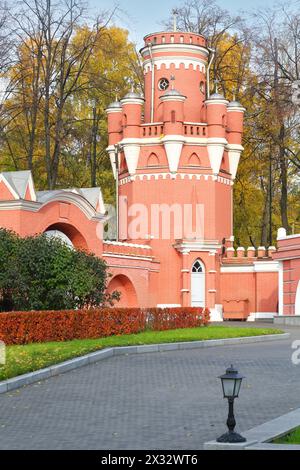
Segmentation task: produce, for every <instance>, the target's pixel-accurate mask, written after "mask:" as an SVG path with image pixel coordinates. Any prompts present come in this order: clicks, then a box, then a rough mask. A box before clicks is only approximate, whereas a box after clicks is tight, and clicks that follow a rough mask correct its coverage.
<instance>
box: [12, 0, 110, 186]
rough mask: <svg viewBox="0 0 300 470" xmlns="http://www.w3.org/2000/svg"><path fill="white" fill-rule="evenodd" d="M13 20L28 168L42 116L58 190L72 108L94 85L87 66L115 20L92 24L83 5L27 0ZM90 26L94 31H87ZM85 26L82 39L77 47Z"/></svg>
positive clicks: (50, 175) (51, 178)
mask: <svg viewBox="0 0 300 470" xmlns="http://www.w3.org/2000/svg"><path fill="white" fill-rule="evenodd" d="M11 15H12V20H13V22H14V24H15V25H16V27H15V34H16V36H17V37H18V39H19V48H18V53H19V56H18V65H17V67H15V68H14V76H13V77H12V78H13V80H14V82H15V84H16V85H17V86H15V87H14V91H13V93H15V96H16V95H17V94H19V95H20V96H19V102H20V103H21V108H22V113H23V115H24V117H25V120H26V124H27V130H28V145H27V148H26V153H27V165H28V168H32V165H33V163H32V162H33V157H34V148H35V141H36V128H37V122H38V117H39V115H40V114H42V115H43V129H44V158H45V166H46V171H47V180H48V187H49V188H50V189H52V188H54V187H55V186H56V183H57V178H58V168H59V163H60V156H61V150H62V145H63V142H64V139H65V138H66V136H67V134H68V131H69V126H68V125H66V121H67V119H66V115H67V112H68V110H67V108H68V106H70V105H71V101H72V97H73V96H74V94H76V93H78V92H80V91H82V90H84V89H85V88H86V87H87V86H88V80H87V79H86V77H85V67H86V64H87V63H88V61H89V59H90V57H91V55H92V54H93V50H94V47H95V45H96V43H97V41H98V39H99V36H100V35H101V34H102V33H103V31H104V30H105V28H106V26H107V22H108V21H109V19H110V15H108V14H107V13H103V14H102V15H101V16H99V17H97V18H96V20H95V21H94V22H93V24H91V23H90V22H89V21H88V18H87V9H86V6H85V3H84V2H82V1H81V0H60V1H55V0H23V2H22V5H21V7H20V5H18V6H17V8H16V10H15V11H13V12H12V14H11ZM85 22H86V23H89V25H88V26H89V27H86V28H84V24H85ZM79 27H82V34H81V35H80V38H78V37H77V40H76V42H74V37H75V34H76V32H77V31H78V28H79ZM20 55H21V56H20ZM28 88H29V89H28Z"/></svg>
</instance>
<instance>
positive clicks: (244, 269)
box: [221, 261, 278, 274]
mask: <svg viewBox="0 0 300 470" xmlns="http://www.w3.org/2000/svg"><path fill="white" fill-rule="evenodd" d="M277 272H278V261H254V262H253V265H250V266H243V265H240V266H222V267H221V273H224V274H226V273H227V274H229V273H277Z"/></svg>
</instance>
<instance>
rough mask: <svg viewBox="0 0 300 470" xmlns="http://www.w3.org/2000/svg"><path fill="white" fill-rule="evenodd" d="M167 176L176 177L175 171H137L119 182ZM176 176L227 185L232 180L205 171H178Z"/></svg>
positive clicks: (125, 182) (165, 177) (164, 177)
mask: <svg viewBox="0 0 300 470" xmlns="http://www.w3.org/2000/svg"><path fill="white" fill-rule="evenodd" d="M167 177H169V178H170V179H174V173H170V172H165V173H136V174H135V175H132V176H126V177H124V178H121V179H120V181H119V183H120V185H122V184H127V183H130V182H132V181H142V180H147V181H149V180H151V179H153V178H154V179H155V180H158V179H160V178H162V179H163V180H165V179H167ZM176 177H178V178H180V179H186V178H187V179H189V180H191V179H193V178H196V180H200V179H203V180H204V181H208V180H210V179H211V180H212V181H217V182H218V183H221V184H225V185H227V186H230V185H231V183H232V182H231V180H230V179H228V178H224V177H221V176H220V177H217V178H216V176H215V175H212V174H204V173H176Z"/></svg>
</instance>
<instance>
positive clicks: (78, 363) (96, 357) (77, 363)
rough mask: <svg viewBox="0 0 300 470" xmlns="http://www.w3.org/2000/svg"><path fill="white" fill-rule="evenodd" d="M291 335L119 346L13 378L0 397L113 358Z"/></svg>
mask: <svg viewBox="0 0 300 470" xmlns="http://www.w3.org/2000/svg"><path fill="white" fill-rule="evenodd" d="M289 337H290V333H282V334H277V335H262V336H244V337H238V338H225V339H210V340H203V341H186V342H181V343H161V344H145V345H141V346H124V347H122V346H116V347H112V348H107V349H101V350H99V351H95V352H92V353H89V354H86V355H85V356H81V357H76V358H74V359H70V360H68V361H65V362H62V363H60V364H55V365H53V366H49V367H46V368H44V369H40V370H37V371H34V372H29V373H27V374H23V375H19V376H17V377H13V378H11V379H8V380H5V381H2V382H0V394H2V393H6V392H8V391H12V390H16V389H18V388H21V387H24V386H26V385H31V384H33V383H36V382H39V381H41V380H45V379H49V378H51V377H54V376H57V375H59V374H64V373H66V372H70V371H72V370H75V369H78V368H79V367H83V366H86V365H89V364H94V363H96V362H99V361H101V360H103V359H106V358H109V357H112V356H121V355H129V354H142V353H151V352H167V351H177V350H187V349H201V348H208V347H216V346H228V345H236V344H238V345H239V344H249V343H260V342H264V341H281V340H285V339H288V338H289Z"/></svg>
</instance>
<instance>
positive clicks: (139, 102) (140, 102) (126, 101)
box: [120, 98, 145, 106]
mask: <svg viewBox="0 0 300 470" xmlns="http://www.w3.org/2000/svg"><path fill="white" fill-rule="evenodd" d="M144 101H145V99H144V98H123V99H122V100H121V101H120V103H121V105H122V106H123V105H124V104H125V105H126V104H137V105H140V106H143V104H144Z"/></svg>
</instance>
